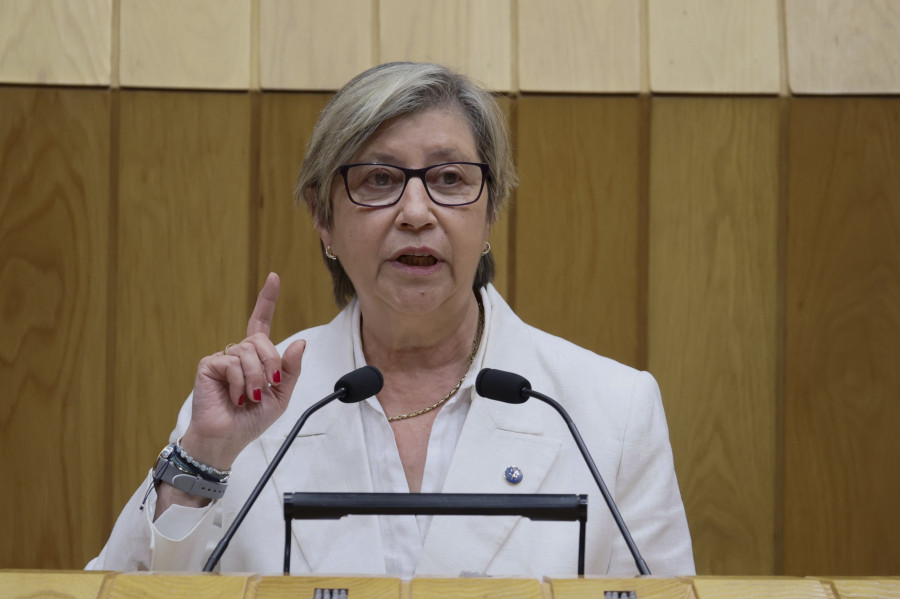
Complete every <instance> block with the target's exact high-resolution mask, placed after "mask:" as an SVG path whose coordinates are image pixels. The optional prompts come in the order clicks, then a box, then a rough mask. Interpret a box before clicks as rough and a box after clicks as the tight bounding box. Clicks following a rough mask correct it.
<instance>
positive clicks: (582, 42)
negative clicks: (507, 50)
mask: <svg viewBox="0 0 900 599" xmlns="http://www.w3.org/2000/svg"><path fill="white" fill-rule="evenodd" d="M518 16H519V18H518V27H519V30H518V64H519V89H521V90H523V91H562V92H607V93H609V92H635V93H636V92H638V91H640V83H641V81H640V54H641V50H640V20H639V2H638V0H626V1H624V2H623V1H621V0H556V1H555V2H546V1H544V0H519V6H518Z"/></svg>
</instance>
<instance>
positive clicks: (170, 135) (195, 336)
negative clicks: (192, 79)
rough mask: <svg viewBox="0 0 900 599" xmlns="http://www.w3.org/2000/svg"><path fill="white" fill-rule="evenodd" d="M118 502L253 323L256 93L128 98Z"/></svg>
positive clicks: (122, 181) (123, 131)
mask: <svg viewBox="0 0 900 599" xmlns="http://www.w3.org/2000/svg"><path fill="white" fill-rule="evenodd" d="M120 115H121V116H120V125H119V130H120V142H119V143H120V153H119V164H118V169H119V215H118V281H117V295H116V302H117V322H116V324H115V327H116V359H115V364H114V368H115V388H114V397H115V403H114V412H115V414H114V422H115V428H114V434H115V435H116V438H117V439H119V440H121V445H120V446H119V447H117V448H116V451H115V452H114V453H113V458H114V468H113V472H114V473H115V476H116V479H115V481H114V484H113V491H114V495H113V496H114V505H115V506H122V505H124V504H125V501H126V499H127V498H128V497H129V496H130V495H131V493H132V492H133V491H134V489H135V486H136V485H137V483H138V482H140V480H141V479H142V478H143V477H144V476H145V475H146V473H147V471H148V470H149V468H150V466H152V462H153V459H154V456H155V454H156V452H158V450H159V449H160V448H161V447H162V446H163V445H164V444H165V443H166V440H167V438H168V434H169V432H170V431H171V430H172V428H173V426H174V424H175V417H176V415H177V413H178V408H179V406H180V405H181V403H182V402H183V401H184V398H185V397H186V396H187V394H188V392H189V391H190V390H191V388H192V387H193V381H194V373H195V372H196V366H197V363H198V362H199V360H200V358H202V357H203V356H205V355H208V354H211V353H214V352H216V351H220V350H221V349H222V348H224V347H225V345H226V344H227V343H228V342H232V341H237V340H240V339H242V338H243V337H244V334H245V331H246V322H247V318H248V316H249V307H248V306H247V293H246V290H247V288H248V286H249V284H250V282H249V280H248V272H247V271H248V260H247V256H248V252H249V247H248V235H249V225H248V215H249V210H250V208H249V201H248V197H247V193H248V188H249V180H248V176H249V175H248V173H249V170H250V169H249V165H250V157H249V151H250V150H249V148H250V101H249V96H247V95H244V94H242V95H233V94H204V93H197V92H123V93H122V96H121V111H120Z"/></svg>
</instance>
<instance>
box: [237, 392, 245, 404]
mask: <svg viewBox="0 0 900 599" xmlns="http://www.w3.org/2000/svg"><path fill="white" fill-rule="evenodd" d="M238 405H239V406H242V405H244V394H243V393H241V396H240V397H238Z"/></svg>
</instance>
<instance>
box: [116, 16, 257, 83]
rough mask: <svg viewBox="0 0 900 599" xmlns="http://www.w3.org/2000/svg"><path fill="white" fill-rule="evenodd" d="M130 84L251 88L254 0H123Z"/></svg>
mask: <svg viewBox="0 0 900 599" xmlns="http://www.w3.org/2000/svg"><path fill="white" fill-rule="evenodd" d="M119 1H120V2H121V8H120V20H121V25H120V54H119V68H120V71H119V81H120V83H121V85H123V86H127V87H163V88H190V89H208V88H209V89H248V88H249V86H250V28H251V19H250V8H251V7H250V2H251V0H192V1H191V2H182V1H181V0H154V1H153V2H145V1H144V0H119Z"/></svg>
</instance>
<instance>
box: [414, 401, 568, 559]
mask: <svg viewBox="0 0 900 599" xmlns="http://www.w3.org/2000/svg"><path fill="white" fill-rule="evenodd" d="M531 412H532V410H531V407H530V406H529V405H528V404H522V405H516V406H512V405H507V404H501V403H498V402H494V401H491V400H487V399H484V398H482V397H478V396H477V395H476V396H475V397H474V398H473V401H472V406H471V407H470V408H469V415H468V417H467V418H466V423H465V425H464V426H463V430H462V433H461V434H460V438H459V442H458V444H457V446H456V452H455V453H454V456H453V461H452V462H451V464H450V470H449V472H448V473H447V479H446V481H445V483H444V492H445V493H516V494H519V493H521V494H530V493H537V492H539V490H540V488H541V485H542V484H543V482H544V479H545V478H546V476H547V473H548V472H550V469H551V467H552V465H553V463H554V461H555V460H556V456H557V453H558V451H559V447H560V442H559V441H558V440H556V439H551V438H547V437H544V436H542V428H543V427H542V426H541V422H542V420H541V418H540V416H537V415H536V414H532V413H531ZM509 466H518V467H519V468H520V469H521V471H522V472H523V474H524V477H523V479H522V482H520V483H519V484H516V485H512V484H509V483H507V482H506V479H505V477H504V472H505V471H506V469H507V468H508V467H509ZM518 521H519V517H515V516H484V517H467V518H462V517H459V516H445V517H436V518H434V520H433V521H432V523H431V528H430V529H429V533H428V536H427V537H426V539H425V545H424V547H423V550H422V556H421V558H420V559H419V564H418V566H417V568H416V575H417V576H418V575H425V574H443V575H448V574H449V575H456V574H463V573H479V574H480V573H484V572H485V571H486V570H487V568H488V566H489V565H490V563H491V561H492V560H493V558H494V556H495V555H496V554H497V552H498V551H499V550H500V548H501V547H502V546H503V543H504V542H505V541H506V538H507V537H508V536H509V535H510V533H511V532H512V530H513V528H514V527H515V525H516V523H517V522H518Z"/></svg>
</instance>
